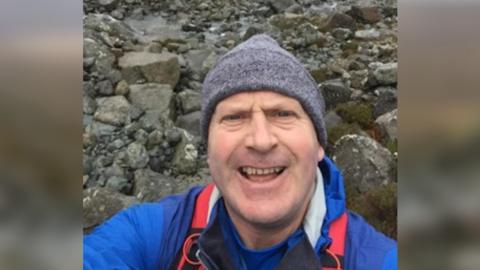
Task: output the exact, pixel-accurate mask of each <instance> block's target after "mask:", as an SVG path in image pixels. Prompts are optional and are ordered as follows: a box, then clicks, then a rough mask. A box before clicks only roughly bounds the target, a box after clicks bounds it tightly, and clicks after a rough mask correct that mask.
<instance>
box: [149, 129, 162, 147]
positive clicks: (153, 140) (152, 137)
mask: <svg viewBox="0 0 480 270" xmlns="http://www.w3.org/2000/svg"><path fill="white" fill-rule="evenodd" d="M162 142H163V133H162V132H161V131H160V130H154V131H152V132H150V134H148V145H149V146H153V145H159V144H161V143H162Z"/></svg>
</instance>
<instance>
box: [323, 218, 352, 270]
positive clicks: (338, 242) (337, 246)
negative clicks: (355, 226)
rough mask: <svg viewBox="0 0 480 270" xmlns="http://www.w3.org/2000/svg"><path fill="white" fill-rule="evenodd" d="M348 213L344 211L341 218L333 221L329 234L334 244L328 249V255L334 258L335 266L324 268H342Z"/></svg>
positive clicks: (338, 269) (330, 269) (329, 269)
mask: <svg viewBox="0 0 480 270" xmlns="http://www.w3.org/2000/svg"><path fill="white" fill-rule="evenodd" d="M347 223H348V214H347V212H344V213H343V214H342V215H341V216H340V217H339V218H337V219H336V220H334V221H333V222H332V225H330V231H329V232H328V235H329V236H330V238H331V239H332V244H331V245H330V247H328V248H327V249H326V255H327V254H328V256H329V257H330V258H331V259H333V260H334V262H335V263H334V264H333V265H335V266H334V267H331V266H325V267H323V269H324V270H340V269H344V267H343V256H344V255H345V237H346V234H347Z"/></svg>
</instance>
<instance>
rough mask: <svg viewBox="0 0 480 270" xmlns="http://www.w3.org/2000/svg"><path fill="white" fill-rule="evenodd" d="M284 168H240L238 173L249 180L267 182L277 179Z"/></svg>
mask: <svg viewBox="0 0 480 270" xmlns="http://www.w3.org/2000/svg"><path fill="white" fill-rule="evenodd" d="M285 169H286V167H283V166H279V167H271V168H255V167H248V166H244V167H240V168H239V169H238V171H239V172H240V174H241V175H242V176H243V177H245V178H247V179H249V180H256V181H261V180H269V179H273V178H275V177H277V176H278V175H280V174H282V173H283V172H284V171H285Z"/></svg>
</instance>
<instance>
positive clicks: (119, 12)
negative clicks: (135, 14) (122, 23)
mask: <svg viewBox="0 0 480 270" xmlns="http://www.w3.org/2000/svg"><path fill="white" fill-rule="evenodd" d="M111 14H112V17H114V18H115V19H117V20H123V18H124V16H125V15H124V14H123V10H120V9H115V10H114V11H112V13H111Z"/></svg>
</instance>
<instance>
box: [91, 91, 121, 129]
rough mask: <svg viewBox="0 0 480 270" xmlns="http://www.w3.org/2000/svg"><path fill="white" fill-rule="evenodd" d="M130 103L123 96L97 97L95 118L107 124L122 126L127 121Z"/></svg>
mask: <svg viewBox="0 0 480 270" xmlns="http://www.w3.org/2000/svg"><path fill="white" fill-rule="evenodd" d="M129 109H130V104H129V103H128V101H127V100H126V99H125V97H123V96H113V97H105V98H98V99H97V111H96V112H95V114H94V116H93V117H94V119H95V120H98V121H101V122H103V123H106V124H111V125H115V126H122V125H124V124H125V122H127V119H128V111H129Z"/></svg>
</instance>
